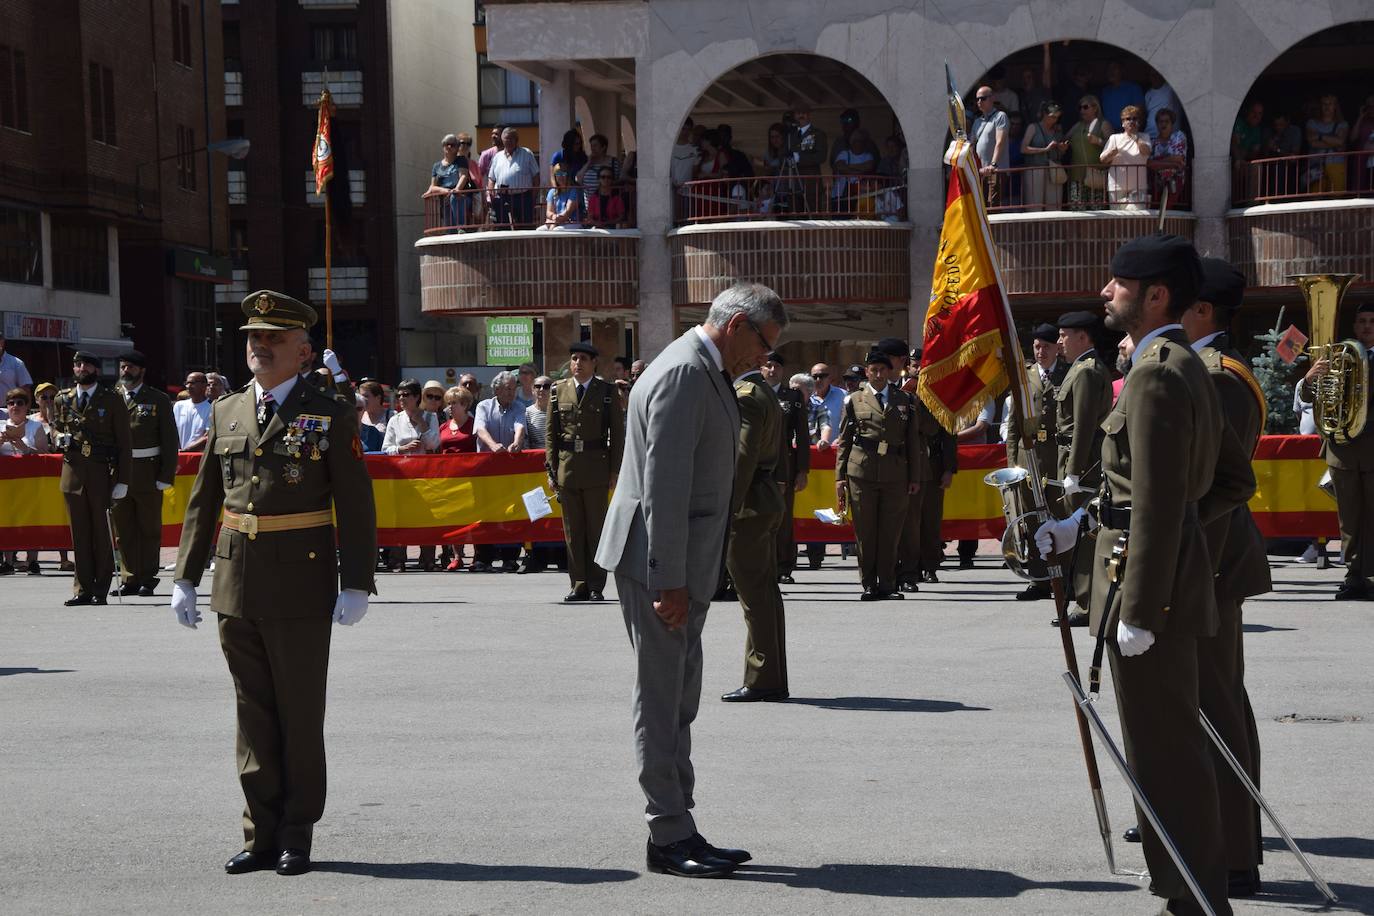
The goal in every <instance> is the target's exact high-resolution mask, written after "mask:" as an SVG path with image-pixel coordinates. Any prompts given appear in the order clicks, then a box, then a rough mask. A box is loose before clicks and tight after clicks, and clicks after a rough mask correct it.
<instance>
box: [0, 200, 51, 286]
mask: <svg viewBox="0 0 1374 916" xmlns="http://www.w3.org/2000/svg"><path fill="white" fill-rule="evenodd" d="M0 280H3V281H4V282H6V283H31V284H33V285H34V286H41V285H42V283H43V220H42V217H40V216H39V215H38V213H36V212H35V211H33V210H15V209H11V208H9V207H0Z"/></svg>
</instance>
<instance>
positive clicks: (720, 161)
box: [692, 130, 730, 181]
mask: <svg viewBox="0 0 1374 916" xmlns="http://www.w3.org/2000/svg"><path fill="white" fill-rule="evenodd" d="M729 162H730V154H729V153H727V152H725V150H723V149H721V144H720V134H718V133H716V132H715V131H714V130H708V131H706V132H705V133H704V134H702V135H701V142H699V143H698V144H697V162H696V166H695V167H694V168H693V169H692V177H693V178H694V179H696V180H698V181H704V180H706V179H711V178H721V177H723V176H724V175H725V166H726V165H727V164H728V163H729Z"/></svg>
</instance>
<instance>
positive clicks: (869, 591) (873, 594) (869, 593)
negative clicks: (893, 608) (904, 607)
mask: <svg viewBox="0 0 1374 916" xmlns="http://www.w3.org/2000/svg"><path fill="white" fill-rule="evenodd" d="M882 598H883V596H882V595H881V594H880V593H879V592H878V590H877V589H876V588H873V587H872V586H869V587H868V588H865V589H864V593H863V594H862V595H860V596H859V600H860V601H881V600H882Z"/></svg>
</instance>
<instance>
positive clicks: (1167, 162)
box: [1147, 108, 1188, 204]
mask: <svg viewBox="0 0 1374 916" xmlns="http://www.w3.org/2000/svg"><path fill="white" fill-rule="evenodd" d="M1147 167H1148V168H1149V170H1150V187H1151V190H1152V192H1153V193H1154V196H1155V198H1156V199H1157V200H1163V198H1164V192H1165V191H1168V192H1169V200H1170V201H1171V202H1172V203H1175V204H1176V203H1178V202H1179V200H1180V199H1181V198H1182V196H1183V185H1184V182H1185V180H1186V179H1187V177H1188V137H1187V136H1186V135H1185V134H1184V133H1183V129H1182V128H1181V127H1178V126H1177V125H1176V124H1175V118H1174V112H1173V109H1171V108H1161V109H1160V110H1159V113H1158V114H1156V115H1155V139H1154V145H1153V147H1152V148H1151V150H1150V161H1149V163H1147Z"/></svg>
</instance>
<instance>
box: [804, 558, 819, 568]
mask: <svg viewBox="0 0 1374 916" xmlns="http://www.w3.org/2000/svg"><path fill="white" fill-rule="evenodd" d="M806 563H807V565H808V566H810V567H811V568H812V569H820V568H821V558H820V557H808V558H807V560H806Z"/></svg>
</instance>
